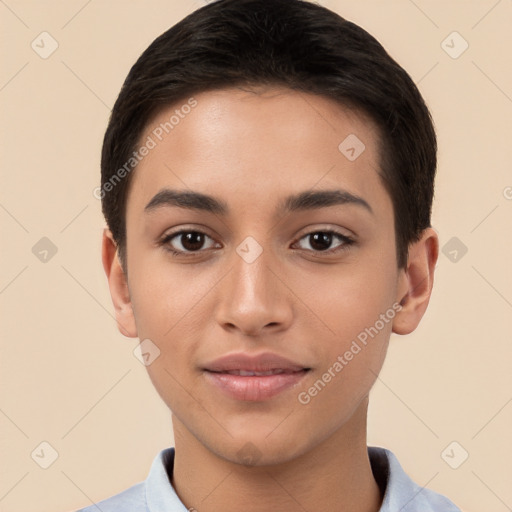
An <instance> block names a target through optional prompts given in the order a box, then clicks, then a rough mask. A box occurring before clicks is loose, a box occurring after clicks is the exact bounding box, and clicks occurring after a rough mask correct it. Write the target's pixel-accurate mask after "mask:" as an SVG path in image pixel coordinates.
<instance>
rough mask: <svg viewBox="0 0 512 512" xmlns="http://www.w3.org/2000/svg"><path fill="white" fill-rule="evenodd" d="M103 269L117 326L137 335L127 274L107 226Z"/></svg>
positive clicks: (127, 335)
mask: <svg viewBox="0 0 512 512" xmlns="http://www.w3.org/2000/svg"><path fill="white" fill-rule="evenodd" d="M101 256H102V262H103V269H104V270H105V274H106V276H107V280H108V287H109V289H110V296H111V297H112V303H113V304H114V310H115V315H116V322H117V328H118V329H119V332H120V333H121V334H123V335H124V336H126V337H128V338H136V337H137V327H136V325H135V317H134V314H133V307H132V303H131V299H130V291H129V289H128V282H127V279H126V274H125V273H124V270H123V268H122V266H121V263H120V261H119V257H118V251H117V245H116V243H115V241H114V237H113V236H112V232H111V231H110V230H109V229H108V228H105V229H104V230H103V239H102V254H101Z"/></svg>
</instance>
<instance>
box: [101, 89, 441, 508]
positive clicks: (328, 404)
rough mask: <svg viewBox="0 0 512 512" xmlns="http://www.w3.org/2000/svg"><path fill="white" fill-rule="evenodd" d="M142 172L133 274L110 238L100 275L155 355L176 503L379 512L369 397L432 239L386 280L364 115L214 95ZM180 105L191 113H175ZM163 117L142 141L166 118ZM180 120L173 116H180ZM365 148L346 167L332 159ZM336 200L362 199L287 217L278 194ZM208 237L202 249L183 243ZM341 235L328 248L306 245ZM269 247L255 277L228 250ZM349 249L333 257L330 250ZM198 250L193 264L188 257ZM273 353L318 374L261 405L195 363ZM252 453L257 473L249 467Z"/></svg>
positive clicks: (123, 317) (134, 190)
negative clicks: (173, 200)
mask: <svg viewBox="0 0 512 512" xmlns="http://www.w3.org/2000/svg"><path fill="white" fill-rule="evenodd" d="M195 99H196V100H197V102H198V104H197V107H195V108H194V109H193V110H192V112H191V113H190V114H188V115H187V116H186V117H185V118H184V119H182V120H180V123H179V124H178V125H177V126H176V127H175V128H174V129H173V131H172V132H171V133H170V134H169V135H167V136H166V137H165V138H164V140H163V141H162V142H160V143H159V144H158V145H157V146H156V147H155V148H154V149H152V150H151V151H150V152H149V154H148V155H147V156H146V157H145V158H144V159H143V160H142V161H141V162H140V164H139V165H138V167H137V170H136V172H135V174H134V176H133V177H132V179H133V182H132V183H131V186H130V190H129V194H128V199H127V209H126V228H127V269H128V275H126V274H125V273H124V272H123V269H122V266H121V265H120V262H119V258H118V253H117V250H116V249H117V248H116V244H115V242H114V241H113V239H112V235H111V233H110V231H109V230H108V229H105V231H104V235H103V264H104V268H105V272H106V274H107V277H108V281H109V286H110V291H111V295H112V300H113V303H114V306H115V311H116V318H117V322H118V326H119V329H120V331H121V332H122V333H123V334H124V335H125V336H129V337H139V338H140V339H141V340H143V339H146V338H149V339H150V340H152V342H153V343H154V344H155V345H157V346H158V348H159V349H160V351H161V353H160V356H159V357H158V358H157V359H155V360H154V361H153V363H152V364H150V365H149V366H147V369H148V372H149V375H150V378H151V380H152V382H153V383H154V385H155V387H156V389H157V391H158V393H159V394H160V396H161V397H162V399H163V400H164V402H165V403H166V404H167V405H168V407H169V408H170V410H171V411H172V418H173V429H174V436H175V447H176V457H175V466H174V472H173V476H172V484H173V486H174V488H175V489H176V492H177V494H178V495H179V497H180V499H181V500H182V501H183V503H184V504H185V505H186V506H187V507H194V508H195V509H197V510H198V511H200V512H203V511H204V512H209V511H218V510H223V511H226V512H230V511H235V510H245V511H248V512H251V511H261V510H271V509H272V510H287V511H299V510H300V511H303V510H307V511H314V510H347V511H349V510H350V511H356V510H357V511H359V512H375V511H377V510H378V509H379V508H380V505H381V501H382V496H381V494H380V491H379V489H378V486H377V484H376V482H375V480H374V478H373V474H372V472H371V467H370V463H369V459H368V454H367V446H366V415H367V406H368V393H369V391H370V389H371V387H372V385H373V384H374V382H375V380H376V378H377V375H378V373H379V371H380V369H381V367H382V364H383V361H384V358H385V354H386V350H387V346H388V343H389V337H390V334H391V332H395V333H398V334H407V333H410V332H411V331H413V330H414V329H415V328H416V326H417V325H418V323H419V321H420V319H421V317H422V316H423V314H424V312H425V310H426V308H427V305H428V301H429V298H430V294H431V290H432V285H433V273H434V267H435V263H436V260H437V256H438V238H437V235H436V233H435V231H434V230H433V229H431V228H428V229H426V230H425V231H424V233H423V235H422V237H421V239H420V240H419V241H418V242H416V243H414V244H412V245H411V246H410V248H409V257H408V263H407V267H406V268H404V269H398V268H397V260H396V248H395V233H394V222H393V207H392V203H391V199H390V197H389V195H388V194H387V192H386V190H385V188H384V186H383V184H382V182H381V179H380V177H379V175H378V169H379V154H378V141H379V133H378V131H377V129H376V127H375V126H374V124H373V123H372V122H371V121H370V120H369V119H368V118H366V116H364V115H362V114H361V113H358V112H356V111H350V110H348V109H345V108H343V107H342V106H340V105H339V104H337V103H334V102H333V101H332V100H329V99H326V98H323V97H319V96H315V95H309V94H303V93H299V92H294V91H291V90H288V89H277V88H269V89H261V90H251V91H248V90H241V89H229V90H219V91H210V92H206V93H201V94H198V95H195ZM184 103H185V102H184ZM176 108H177V107H176V105H175V106H173V107H171V108H169V109H166V110H165V111H162V112H160V113H159V114H158V115H157V117H156V118H155V119H153V120H152V121H151V123H150V125H149V126H148V128H147V130H146V132H145V133H144V134H143V136H142V137H141V141H144V140H146V137H147V136H148V135H150V134H151V131H152V130H153V129H154V128H155V127H156V126H158V125H159V123H161V122H164V121H166V120H168V119H169V117H170V115H172V113H173V112H174V110H175V109H176ZM178 108H179V105H178ZM349 134H356V135H357V137H358V138H359V139H360V140H361V141H363V143H364V144H365V150H364V152H363V153H362V154H361V155H360V156H359V157H358V158H357V159H356V160H354V161H349V159H347V158H346V157H345V155H344V154H342V153H341V152H340V151H339V149H338V145H339V144H340V142H341V141H343V140H344V139H345V138H346V137H347V136H348V135H349ZM164 188H170V189H178V190H193V191H196V192H201V193H204V194H209V195H212V196H214V197H216V198H218V199H220V200H222V201H224V202H225V203H226V204H227V206H228V208H229V213H228V214H227V215H220V214H212V213H208V212H204V211H194V210H191V209H187V208H180V207H177V206H163V207H161V208H155V209H154V210H152V211H150V212H145V206H146V205H147V204H148V203H149V202H150V201H151V199H152V198H153V197H154V196H155V195H156V194H157V193H158V192H159V191H160V190H162V189H164ZM320 189H322V190H335V189H343V190H346V191H348V192H350V193H351V194H353V195H356V196H359V197H361V198H363V199H364V200H365V201H366V202H367V203H368V204H369V205H370V207H371V210H372V212H370V211H368V210H367V209H366V208H364V207H362V206H360V205H358V204H341V205H333V206H328V207H322V208H318V209H309V210H304V211H295V212H288V213H283V212H279V211H277V210H276V209H277V207H278V204H279V202H280V201H281V200H282V199H283V198H284V197H287V196H288V195H290V194H295V193H298V192H303V191H311V190H315V191H316V190H320ZM181 228H183V229H188V230H189V231H194V229H195V230H200V231H202V232H204V233H206V235H207V237H205V238H204V242H203V245H202V246H201V244H199V249H198V250H196V252H194V251H193V249H194V246H192V250H190V244H189V245H187V243H186V240H184V239H183V238H182V237H180V236H177V237H175V238H174V239H173V240H172V241H169V242H167V246H169V245H172V246H173V247H174V248H175V249H181V250H186V249H187V248H188V249H189V253H191V254H192V256H178V257H174V256H173V255H172V254H171V253H169V252H168V251H166V249H165V246H164V245H162V244H160V241H161V240H162V238H163V237H164V236H165V235H167V234H170V233H172V232H176V231H179V229H181ZM329 229H331V230H336V231H337V232H339V233H341V234H343V235H345V236H348V237H351V238H352V239H353V240H354V243H353V244H352V245H349V246H344V245H343V243H344V242H343V241H342V240H341V239H338V238H337V237H336V236H334V237H333V238H332V241H331V242H330V245H329V243H327V251H330V250H331V253H330V254H328V253H327V251H321V250H319V249H318V245H315V244H314V241H312V238H311V237H310V236H307V235H309V234H311V233H318V232H319V231H320V232H322V231H326V230H329ZM247 236H251V237H253V238H254V239H255V240H256V241H257V242H258V244H259V245H260V246H261V248H262V249H263V252H262V253H261V254H260V256H259V257H258V258H257V259H256V260H255V261H254V262H252V263H247V262H246V261H244V259H243V258H241V257H240V256H239V254H238V253H237V251H236V249H237V247H238V246H239V244H240V243H241V242H242V241H243V240H244V239H245V238H246V237H247ZM338 247H343V248H342V250H339V251H338V252H337V253H332V250H334V249H336V248H338ZM198 251H199V252H198ZM398 303H402V308H401V310H400V311H399V312H398V313H396V315H394V318H393V319H392V320H390V321H388V323H385V326H384V328H382V329H381V330H380V331H379V333H378V335H376V336H375V337H374V338H370V339H369V342H368V344H367V346H365V347H364V348H363V349H362V350H361V351H360V352H359V353H358V354H357V355H355V356H354V357H353V359H352V360H351V361H349V362H348V364H347V365H346V366H344V367H343V370H342V371H341V372H339V373H337V374H336V376H335V377H333V378H332V379H331V381H330V382H329V383H328V384H327V385H326V386H325V387H324V388H323V389H322V390H321V391H320V392H318V394H317V395H316V396H314V397H312V398H311V400H310V401H309V403H307V404H302V403H300V402H299V401H298V394H299V393H300V392H301V391H302V392H303V391H307V390H308V389H309V388H310V387H311V386H313V384H314V383H315V382H316V381H317V380H318V379H320V378H321V377H322V375H323V374H324V373H325V372H326V371H327V370H328V368H330V367H331V368H332V366H333V364H334V362H335V361H336V360H337V358H338V356H340V355H343V354H344V353H345V352H346V351H347V350H348V349H349V348H350V346H351V343H352V341H353V340H355V339H356V338H357V335H358V334H360V333H361V332H362V331H364V330H365V328H368V327H370V326H374V325H375V323H376V321H377V320H378V319H379V315H381V314H384V313H386V311H388V310H390V308H392V306H393V304H395V305H396V304H398ZM238 351H243V352H248V353H251V354H259V353H262V352H266V351H271V352H275V353H277V354H279V355H282V356H284V357H287V358H289V359H291V360H293V361H296V362H299V363H301V365H303V366H304V367H310V368H312V370H311V371H310V372H309V373H308V374H307V375H306V376H305V378H304V379H303V380H302V382H301V383H300V384H299V385H298V386H297V387H294V388H292V389H287V390H286V391H284V392H282V393H280V394H279V395H277V396H275V397H273V398H271V399H269V400H266V401H259V402H258V401H256V402H254V401H253V402H249V401H243V400H234V399H232V398H229V397H226V396H225V395H223V394H221V393H220V392H219V390H218V389H217V388H216V387H214V386H212V385H210V384H209V383H208V381H207V380H206V378H205V374H204V372H203V371H202V368H204V365H205V364H206V363H207V362H209V361H212V360H213V359H216V358H218V357H220V356H222V355H225V354H228V353H233V352H238ZM247 452H249V453H251V454H252V459H253V460H252V463H247V461H244V459H243V454H244V453H245V454H247Z"/></svg>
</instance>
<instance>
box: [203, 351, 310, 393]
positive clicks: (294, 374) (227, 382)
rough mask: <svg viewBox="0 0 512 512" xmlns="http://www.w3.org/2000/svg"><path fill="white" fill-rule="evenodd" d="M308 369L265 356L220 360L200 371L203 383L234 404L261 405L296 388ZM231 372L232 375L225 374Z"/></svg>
mask: <svg viewBox="0 0 512 512" xmlns="http://www.w3.org/2000/svg"><path fill="white" fill-rule="evenodd" d="M309 370H310V368H309V367H306V366H304V365H301V364H300V363H296V362H294V361H291V360H289V359H287V358H285V357H282V356H279V355H277V354H273V353H270V352H265V353H262V354H258V355H250V354H247V353H235V354H228V355H226V356H223V357H221V358H219V359H216V360H215V361H212V362H211V363H208V364H207V365H206V366H205V368H204V373H205V376H206V379H207V381H208V382H209V383H211V384H213V385H214V386H215V387H217V388H218V389H219V390H220V391H221V392H223V393H224V394H225V395H227V396H229V397H230V398H233V399H235V400H245V401H263V400H268V399H270V398H272V397H274V396H276V395H278V394H279V393H281V392H283V391H285V390H286V389H289V388H291V387H294V386H296V385H297V384H298V383H299V382H300V381H301V380H302V379H303V378H304V376H305V375H306V374H307V373H308V372H309ZM227 372H232V373H227ZM233 372H238V373H240V372H244V373H246V372H258V373H263V372H273V374H271V375H243V374H242V375H240V374H233Z"/></svg>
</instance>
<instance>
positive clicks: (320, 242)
mask: <svg viewBox="0 0 512 512" xmlns="http://www.w3.org/2000/svg"><path fill="white" fill-rule="evenodd" d="M310 237H311V238H312V240H310V243H311V247H313V248H314V249H317V250H319V251H325V250H326V249H328V248H329V246H330V245H331V242H332V234H331V233H324V232H323V231H319V232H318V233H313V234H312V235H310Z"/></svg>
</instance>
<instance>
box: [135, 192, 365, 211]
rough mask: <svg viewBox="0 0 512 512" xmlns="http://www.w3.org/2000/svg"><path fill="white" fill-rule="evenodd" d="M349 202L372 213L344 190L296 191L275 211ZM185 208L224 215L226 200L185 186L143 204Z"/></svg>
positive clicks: (160, 194)
mask: <svg viewBox="0 0 512 512" xmlns="http://www.w3.org/2000/svg"><path fill="white" fill-rule="evenodd" d="M345 204H351V205H355V206H360V207H363V208H364V209H366V210H367V211H369V212H370V213H372V214H373V210H372V208H371V206H370V205H369V204H368V202H367V201H365V200H364V199H363V198H362V197H359V196H357V195H354V194H352V193H350V192H348V191H346V190H317V191H314V190H307V191H304V192H300V193H299V194H295V195H291V196H288V197H286V198H285V199H284V200H282V201H281V202H280V203H279V205H278V208H277V209H278V211H279V212H283V213H287V212H296V211H304V210H314V209H320V208H326V207H329V206H336V205H345ZM173 206H177V207H179V208H186V209H189V210H200V211H204V212H208V213H213V214H217V215H227V214H228V213H229V207H228V205H227V203H226V202H224V201H222V200H220V199H217V198H215V197H213V196H209V195H207V194H202V193H200V192H194V191H187V190H172V189H168V188H165V189H162V190H160V191H159V192H158V193H157V194H156V195H155V196H154V197H153V198H152V199H151V201H149V203H148V204H147V205H146V207H145V208H144V211H145V212H147V213H149V212H153V211H155V210H157V209H159V208H162V207H173Z"/></svg>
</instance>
